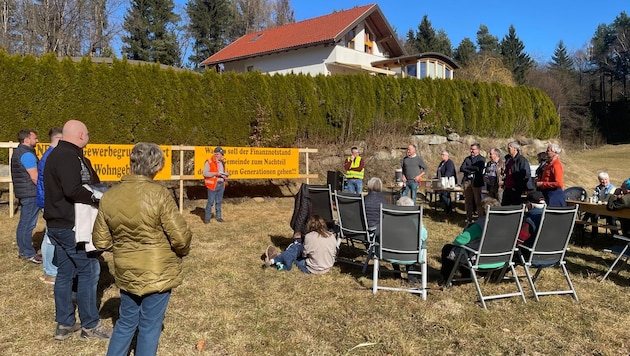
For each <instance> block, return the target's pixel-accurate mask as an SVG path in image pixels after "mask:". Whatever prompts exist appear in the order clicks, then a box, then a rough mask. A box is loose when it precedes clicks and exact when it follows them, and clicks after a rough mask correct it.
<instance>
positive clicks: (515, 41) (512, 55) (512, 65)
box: [499, 25, 534, 84]
mask: <svg viewBox="0 0 630 356" xmlns="http://www.w3.org/2000/svg"><path fill="white" fill-rule="evenodd" d="M499 48H500V50H501V57H502V58H503V63H504V64H505V66H506V67H507V68H508V69H509V70H510V71H511V72H512V74H513V75H514V80H515V81H516V83H517V84H524V83H525V76H526V74H527V71H528V70H529V69H530V68H531V67H532V66H533V65H534V62H533V61H532V59H531V58H530V57H529V55H528V54H527V53H525V52H524V50H525V45H524V44H523V41H521V40H520V39H519V38H518V37H517V36H516V29H515V28H514V26H513V25H510V29H509V30H508V34H507V35H505V37H503V39H502V40H501V43H500V45H499Z"/></svg>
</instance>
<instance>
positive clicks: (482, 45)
mask: <svg viewBox="0 0 630 356" xmlns="http://www.w3.org/2000/svg"><path fill="white" fill-rule="evenodd" d="M477 47H478V48H479V53H483V52H485V53H487V54H499V39H498V38H497V37H496V36H493V35H492V34H490V31H489V30H488V26H486V25H479V30H477Z"/></svg>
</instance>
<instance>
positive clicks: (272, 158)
mask: <svg viewBox="0 0 630 356" xmlns="http://www.w3.org/2000/svg"><path fill="white" fill-rule="evenodd" d="M214 148H215V146H195V178H197V179H203V174H202V172H203V166H204V163H205V162H206V161H207V160H208V159H209V158H210V157H212V155H213V154H214ZM223 149H224V150H225V156H224V162H225V168H226V171H227V173H228V174H229V175H230V179H269V178H298V175H299V162H300V151H299V148H264V147H223Z"/></svg>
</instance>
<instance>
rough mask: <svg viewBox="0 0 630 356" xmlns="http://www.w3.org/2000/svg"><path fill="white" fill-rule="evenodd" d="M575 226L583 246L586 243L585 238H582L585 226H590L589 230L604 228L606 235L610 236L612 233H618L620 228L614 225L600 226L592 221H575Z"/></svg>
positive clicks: (600, 224)
mask: <svg viewBox="0 0 630 356" xmlns="http://www.w3.org/2000/svg"><path fill="white" fill-rule="evenodd" d="M575 226H577V227H579V229H578V230H579V231H580V234H581V235H582V236H581V240H582V245H584V244H585V242H586V238H585V237H584V232H585V229H586V227H587V226H590V227H591V229H592V228H600V227H601V228H604V229H605V231H606V235H608V234H609V233H610V235H611V236H612V235H613V231H619V230H620V228H619V227H618V226H616V225H609V224H602V223H599V222H593V221H589V220H581V219H580V220H575Z"/></svg>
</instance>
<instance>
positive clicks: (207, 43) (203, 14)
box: [186, 0, 234, 67]
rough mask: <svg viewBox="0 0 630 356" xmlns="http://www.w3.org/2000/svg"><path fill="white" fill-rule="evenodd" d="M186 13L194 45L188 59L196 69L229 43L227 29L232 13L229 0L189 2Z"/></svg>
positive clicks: (193, 0)
mask: <svg viewBox="0 0 630 356" xmlns="http://www.w3.org/2000/svg"><path fill="white" fill-rule="evenodd" d="M186 13H187V14H188V17H189V18H190V24H189V25H188V31H189V32H190V35H191V37H192V38H193V43H194V44H193V53H192V55H190V57H188V59H189V60H190V61H191V62H192V63H194V64H195V67H197V66H198V64H199V63H201V62H202V61H203V60H205V59H206V58H208V57H210V56H212V55H213V54H215V53H217V52H218V51H219V50H221V49H222V48H223V47H225V46H226V45H227V44H228V43H229V42H230V38H229V33H228V32H229V31H228V29H229V27H230V25H231V24H232V21H233V19H234V13H233V12H232V8H231V7H230V1H229V0H189V1H188V3H187V4H186Z"/></svg>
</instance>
